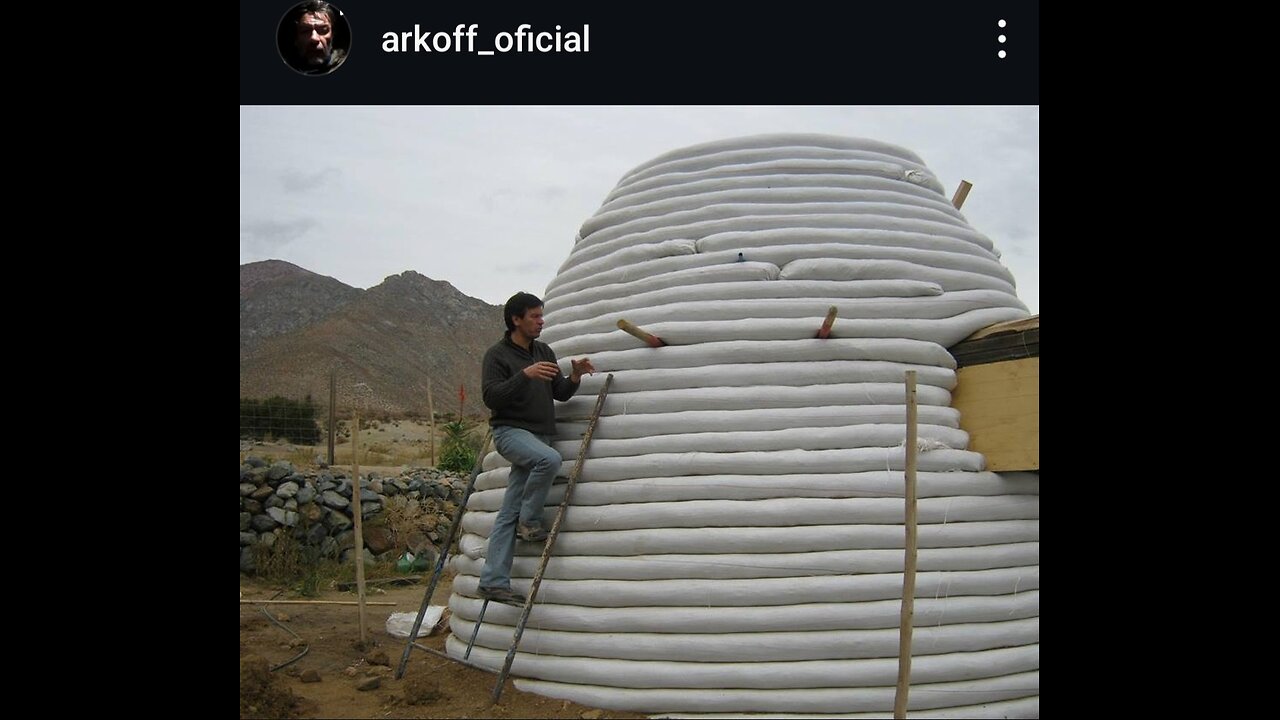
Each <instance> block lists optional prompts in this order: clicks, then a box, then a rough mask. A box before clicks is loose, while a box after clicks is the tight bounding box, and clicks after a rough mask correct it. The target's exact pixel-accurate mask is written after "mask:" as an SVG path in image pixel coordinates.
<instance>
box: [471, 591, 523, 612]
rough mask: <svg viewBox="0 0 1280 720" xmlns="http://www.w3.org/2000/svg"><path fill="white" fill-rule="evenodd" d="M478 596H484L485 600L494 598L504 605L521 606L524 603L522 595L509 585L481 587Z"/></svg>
mask: <svg viewBox="0 0 1280 720" xmlns="http://www.w3.org/2000/svg"><path fill="white" fill-rule="evenodd" d="M480 597H482V598H484V599H485V600H496V601H498V602H500V603H503V604H505V605H519V606H521V607H523V606H524V603H525V598H524V596H523V595H521V594H520V593H518V592H515V591H514V590H512V589H511V588H509V587H505V588H487V587H482V588H480Z"/></svg>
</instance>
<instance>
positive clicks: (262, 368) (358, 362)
mask: <svg viewBox="0 0 1280 720" xmlns="http://www.w3.org/2000/svg"><path fill="white" fill-rule="evenodd" d="M277 290H278V292H277ZM502 330H503V324H502V308H501V307H499V306H497V305H490V304H488V303H486V302H484V301H482V300H478V299H476V298H473V297H469V296H467V295H464V294H463V293H462V292H460V291H459V290H458V289H457V288H455V287H454V286H453V285H451V284H449V283H448V282H445V281H442V280H432V279H431V278H429V277H426V276H425V275H421V274H419V273H416V272H414V271H412V270H410V271H406V272H404V273H401V274H399V275H392V276H390V277H388V278H387V279H386V280H384V281H383V282H382V284H380V285H378V286H376V287H372V288H370V289H368V290H360V289H357V288H352V287H350V286H347V285H344V284H342V283H340V282H338V281H337V280H334V279H333V278H327V277H323V276H320V275H316V274H315V273H311V272H309V271H307V270H304V269H302V268H299V267H297V266H295V265H290V264H289V263H282V262H280V261H267V262H264V263H251V264H248V265H242V266H240V397H242V398H246V397H252V398H265V397H269V396H271V395H284V396H285V397H293V398H302V397H305V396H307V395H310V396H311V397H312V398H313V399H315V400H317V401H319V402H322V403H326V402H327V398H328V397H329V373H330V371H331V370H333V371H336V373H337V383H336V384H337V402H338V406H339V409H340V410H342V409H353V408H354V409H359V410H360V411H361V414H366V415H369V416H372V415H378V414H381V413H384V412H390V413H405V412H412V413H423V414H425V412H426V409H427V383H428V382H430V383H431V390H432V394H433V396H434V401H435V409H436V412H437V413H442V412H457V410H458V387H459V385H460V384H464V385H465V388H466V395H467V397H466V407H465V412H466V413H467V414H468V415H472V416H475V415H485V414H487V411H486V410H485V408H484V406H483V403H482V402H481V400H480V361H481V358H483V356H484V352H485V350H487V349H488V347H489V346H490V345H492V344H493V343H494V342H495V341H497V340H498V339H499V338H500V337H501V336H502ZM246 339H247V340H246Z"/></svg>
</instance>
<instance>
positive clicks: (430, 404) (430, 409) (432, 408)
mask: <svg viewBox="0 0 1280 720" xmlns="http://www.w3.org/2000/svg"><path fill="white" fill-rule="evenodd" d="M427 415H428V416H430V419H429V420H428V421H427V424H428V426H429V427H430V430H428V432H430V433H431V435H430V441H429V442H430V444H431V467H435V466H436V404H435V402H434V401H433V400H432V399H431V381H430V380H428V381H427Z"/></svg>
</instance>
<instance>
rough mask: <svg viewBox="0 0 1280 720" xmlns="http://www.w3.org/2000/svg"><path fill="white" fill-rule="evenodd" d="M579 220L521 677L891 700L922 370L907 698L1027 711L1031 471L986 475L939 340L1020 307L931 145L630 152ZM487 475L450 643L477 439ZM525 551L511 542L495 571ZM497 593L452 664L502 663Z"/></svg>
mask: <svg viewBox="0 0 1280 720" xmlns="http://www.w3.org/2000/svg"><path fill="white" fill-rule="evenodd" d="M971 202H974V200H971ZM567 235H572V230H570V231H568V233H567ZM573 241H574V245H573V248H572V250H571V252H569V254H568V256H567V257H565V258H564V259H563V262H562V263H561V264H560V271H559V274H558V275H557V277H556V278H555V279H553V280H552V281H551V283H550V284H549V285H548V287H547V288H546V289H545V292H543V293H542V294H541V297H542V298H543V299H544V301H545V302H546V319H547V327H546V330H545V331H544V333H543V336H542V339H543V340H544V341H545V342H548V343H549V344H550V345H551V347H552V348H553V349H554V350H555V351H556V353H557V355H558V357H559V359H560V361H561V367H562V369H563V370H565V371H566V372H567V371H568V370H569V360H570V359H572V358H579V357H584V356H587V357H590V358H591V359H592V362H593V364H594V365H595V367H596V369H597V370H598V371H599V373H598V374H597V375H595V376H593V377H589V378H587V379H585V380H584V382H583V383H582V386H581V388H580V390H579V392H578V394H577V396H575V397H574V398H573V399H571V400H569V401H568V402H564V403H558V404H557V407H556V412H557V419H558V427H557V431H556V434H555V438H554V446H555V447H556V449H557V450H558V451H559V452H560V454H561V456H562V457H563V458H564V463H563V465H562V467H561V470H560V475H561V476H560V477H559V478H557V481H556V484H555V486H553V488H552V489H551V492H550V493H549V496H548V499H547V502H548V505H549V506H548V508H547V514H546V520H545V522H546V524H547V525H548V526H550V524H551V522H552V519H553V518H554V512H555V504H557V503H559V502H560V500H561V499H562V498H563V497H564V492H565V485H564V483H565V479H566V478H567V477H569V476H570V475H571V474H573V473H574V472H575V471H576V470H578V469H579V458H578V456H577V454H578V449H579V447H580V445H581V436H582V434H583V433H584V432H585V430H586V421H587V418H588V416H589V414H590V412H591V410H592V408H593V407H594V406H595V403H596V397H595V396H596V393H597V392H598V391H599V389H600V387H601V386H602V383H603V381H604V377H605V375H606V374H608V373H612V374H613V375H614V380H613V384H612V387H611V390H610V394H609V397H608V399H607V400H606V401H605V403H604V405H603V412H602V415H601V418H600V421H599V424H598V425H597V428H596V431H595V435H594V439H593V442H592V446H591V448H590V451H589V453H588V456H587V458H586V459H585V461H583V462H582V463H581V467H580V469H581V475H580V477H579V484H578V485H577V487H576V488H575V490H574V496H573V502H572V506H571V508H570V509H569V511H568V513H567V515H566V516H565V518H564V522H563V525H562V528H561V529H562V534H561V535H560V536H559V538H558V540H557V544H556V547H555V551H554V553H553V556H552V558H551V560H550V562H549V564H548V565H547V568H546V575H545V580H544V581H543V582H542V584H541V586H540V590H539V594H538V597H537V602H536V604H535V605H534V607H533V610H532V614H531V615H530V618H529V625H528V627H527V629H526V632H525V635H524V637H523V640H522V642H521V645H520V651H519V652H518V653H517V655H516V660H515V664H514V667H513V674H514V676H516V677H517V678H519V679H518V680H517V681H516V684H517V687H519V688H521V689H524V690H529V691H532V692H537V693H540V694H543V695H548V696H552V697H557V698H565V699H572V700H575V701H578V702H582V703H586V704H589V705H593V706H597V707H604V708H612V709H618V710H629V711H636V712H643V713H650V714H670V715H672V716H705V717H711V716H716V715H720V714H747V715H751V714H755V715H757V716H761V715H769V716H781V717H785V716H788V715H793V716H830V717H888V716H890V715H891V713H892V711H893V703H894V694H895V687H894V685H895V681H896V673H897V653H898V648H897V635H898V624H899V622H900V612H901V599H900V596H901V591H902V582H903V576H902V567H903V563H904V557H903V548H904V544H905V538H904V531H903V520H904V509H903V494H904V486H903V471H904V468H905V458H906V450H905V447H904V444H905V435H906V431H905V422H906V420H905V415H906V405H905V403H906V400H905V389H904V372H905V371H906V370H915V371H916V372H917V374H918V388H917V403H918V415H919V437H920V446H919V449H920V452H919V454H918V480H919V488H918V494H919V500H918V503H917V507H918V513H919V519H918V522H919V523H920V525H919V543H918V546H919V551H918V560H917V562H918V574H917V579H916V593H915V594H916V600H915V615H914V627H915V630H914V638H915V641H914V643H913V661H912V666H913V673H912V676H913V678H912V679H913V682H912V687H911V693H910V699H911V702H910V714H911V717H1036V716H1037V715H1038V714H1039V671H1038V668H1039V600H1040V596H1039V589H1038V588H1039V520H1038V518H1039V474H1038V473H1005V474H997V473H992V472H987V471H985V467H986V460H985V458H984V457H983V456H982V455H981V454H978V453H976V452H972V451H971V450H970V449H969V436H968V434H967V433H966V432H964V431H963V430H961V429H960V418H959V415H958V413H957V411H956V410H955V409H954V408H952V407H951V399H952V396H951V393H952V391H953V390H954V389H955V387H956V372H955V369H956V362H955V359H954V358H953V357H952V356H951V354H950V353H948V352H947V348H948V347H950V346H951V345H953V344H954V343H956V342H958V341H960V340H962V339H964V338H965V337H968V336H969V335H971V334H972V333H973V332H975V331H977V330H979V329H981V328H984V327H987V326H989V325H992V324H994V323H997V322H1001V321H1005V320H1015V319H1021V318H1024V317H1026V316H1027V315H1028V312H1027V309H1026V307H1025V305H1024V304H1023V303H1022V302H1021V301H1020V300H1019V299H1018V298H1017V296H1016V292H1015V288H1014V278H1013V276H1012V275H1011V274H1010V272H1009V270H1008V269H1007V268H1006V267H1004V266H1003V265H1002V264H1001V262H1000V252H999V250H998V249H997V248H996V243H995V242H993V241H992V239H991V238H988V237H987V236H986V235H984V234H983V233H982V232H981V231H979V230H978V229H975V228H973V227H970V226H969V224H968V222H967V221H966V219H965V217H964V214H963V213H962V212H961V211H958V210H956V209H955V208H954V207H953V206H952V205H951V202H950V200H949V197H948V195H946V194H945V190H944V188H943V187H942V185H941V184H940V183H939V181H938V180H937V179H936V178H935V177H934V176H933V174H932V173H931V172H930V171H929V169H928V168H927V167H926V165H925V164H924V161H923V160H922V159H921V158H919V157H917V156H916V155H915V154H914V153H912V152H910V151H909V150H906V149H904V148H900V147H896V146H893V145H890V144H888V143H884V142H879V141H874V140H864V139H857V138H843V137H833V136H826V135H808V134H792V135H762V136H755V137H748V138H733V139H728V140H723V141H717V142H713V143H706V144H703V145H698V146H693V147H687V148H680V149H677V150H673V151H671V152H668V153H666V154H664V155H662V156H660V157H657V158H654V159H653V160H651V161H649V162H646V163H644V164H643V165H641V166H639V167H637V168H635V169H634V170H632V171H631V172H629V173H627V174H626V175H625V176H624V177H623V178H622V179H621V180H620V181H619V183H618V185H617V187H615V188H614V189H613V190H612V192H610V193H608V195H607V197H606V198H605V201H604V204H603V205H602V206H601V207H600V209H599V210H598V211H597V212H596V214H595V215H594V216H592V217H591V218H587V219H586V220H585V221H584V222H583V223H582V225H581V227H580V228H579V229H578V232H577V236H576V237H574V238H573ZM831 307H835V308H836V310H837V314H836V319H835V324H834V326H833V327H832V328H831V332H830V335H829V337H827V338H826V339H819V338H818V329H819V327H820V326H821V325H822V322H823V320H824V318H825V317H826V315H827V312H828V309H829V308H831ZM619 320H627V321H629V322H631V323H633V324H635V325H638V326H640V327H642V328H643V329H645V330H647V331H648V332H650V333H653V334H655V335H657V336H659V337H661V338H662V339H663V340H664V341H665V342H666V343H667V346H666V347H660V348H652V347H648V346H647V345H645V344H644V343H642V342H641V341H640V340H638V339H636V338H635V337H632V336H631V335H629V334H627V333H625V332H623V331H622V330H620V329H619V328H618V321H619ZM495 339H496V338H495ZM483 468H484V472H483V473H481V475H480V476H479V478H478V479H477V483H476V492H475V493H474V494H473V495H472V497H471V498H470V500H469V502H468V506H467V511H466V513H465V515H464V517H463V521H462V525H463V530H464V534H463V535H462V537H461V539H460V541H459V549H460V554H458V555H456V556H454V557H453V559H452V561H451V562H452V564H453V567H454V568H455V569H456V570H457V571H458V573H459V574H458V575H457V577H456V578H455V580H454V584H453V595H452V597H451V598H450V603H449V605H450V608H451V609H452V616H451V619H450V625H451V628H452V630H453V632H454V634H455V635H454V637H453V638H451V639H450V640H449V641H448V644H447V649H448V651H449V652H450V653H451V654H452V655H454V656H461V654H462V652H463V651H464V649H465V638H466V637H467V636H469V634H470V632H471V630H472V629H473V628H474V625H473V623H474V622H475V619H476V617H477V616H478V614H479V611H480V607H481V604H482V601H481V600H480V599H479V598H478V589H477V588H478V575H479V573H480V570H481V568H482V567H483V563H484V558H485V557H486V556H487V548H486V545H485V544H486V541H487V535H488V533H489V531H490V529H491V528H492V525H493V521H494V517H495V514H496V511H497V510H498V508H499V507H500V505H501V497H502V494H503V489H504V488H505V486H506V480H507V477H508V475H509V472H510V468H509V465H508V463H507V462H506V461H505V460H504V459H502V458H501V457H500V456H499V455H498V454H497V453H490V454H489V455H488V456H487V457H486V458H485V459H484V462H483ZM540 551H541V546H540V545H536V544H532V543H523V542H521V543H517V545H516V549H515V554H516V557H515V560H514V563H513V568H512V570H513V575H512V586H513V588H514V589H515V590H516V591H518V592H528V591H529V589H530V582H531V576H532V575H533V573H534V571H535V569H536V567H537V562H538V557H539V553H540ZM519 612H520V609H519V608H513V607H509V606H505V605H500V604H497V603H493V604H490V606H489V608H488V611H487V614H486V616H485V619H484V623H483V625H482V626H481V627H480V631H479V634H478V636H477V642H476V648H475V650H474V651H473V653H472V656H471V659H472V660H473V661H476V662H479V663H480V664H482V665H487V666H490V667H497V666H499V665H501V663H502V658H503V657H504V656H505V652H506V649H507V647H509V645H510V642H511V638H512V636H513V633H514V626H515V624H516V622H517V619H518V617H519Z"/></svg>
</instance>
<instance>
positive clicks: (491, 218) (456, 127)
mask: <svg viewBox="0 0 1280 720" xmlns="http://www.w3.org/2000/svg"><path fill="white" fill-rule="evenodd" d="M775 132H786V133H827V134H833V135H842V136H846V137H865V138H871V139H874V140H881V141H884V142H889V143H893V144H895V145H900V146H902V147H905V148H907V149H908V150H911V151H913V152H914V153H916V154H917V155H919V156H920V157H921V158H922V159H923V160H924V162H925V164H926V165H927V166H928V167H929V169H930V170H931V171H932V172H933V173H934V175H936V176H937V177H938V179H939V180H940V181H941V182H942V185H943V187H945V188H946V191H947V197H948V199H949V198H950V197H951V195H952V194H953V193H954V192H955V188H956V186H957V185H958V184H959V183H960V181H961V180H968V181H969V182H971V183H973V185H974V187H973V190H972V191H971V192H970V193H969V197H968V199H967V200H966V201H965V204H964V207H963V209H962V212H963V214H964V215H965V217H966V218H967V219H968V221H969V224H970V225H972V226H973V227H974V228H975V229H976V230H978V231H979V232H982V233H984V234H985V235H987V236H988V237H990V238H991V239H992V241H993V242H994V243H995V245H996V248H998V249H999V250H1000V252H1001V253H1002V255H1003V258H1002V260H1003V262H1004V264H1005V265H1006V266H1008V267H1009V269H1010V270H1011V271H1012V272H1013V276H1014V278H1015V279H1016V281H1017V285H1018V296H1019V297H1020V298H1021V299H1022V301H1023V302H1025V303H1026V304H1027V307H1028V308H1030V310H1031V311H1032V312H1033V313H1038V312H1039V311H1040V109H1039V108H1038V107H1036V106H1015V107H994V106H979V107H967V106H961V107H914V106H909V107H867V106H852V107H839V106H821V107H800V106H776V107H774V106H760V107H754V106H752V107H690V106H678V107H664V106H638V107H626V106H605V107H570V106H555V107H534V106H520V107H496V106H477V107H318V106H309V107H276V106H270V107H246V106H242V107H241V108H240V263H241V264H244V263H248V262H255V261H258V260H269V259H278V260H286V261H288V262H291V263H294V264H295V265H299V266H301V267H304V268H306V269H308V270H311V271H312V272H316V273H319V274H321V275H328V276H330V277H333V278H336V279H338V280H340V281H342V282H344V283H346V284H348V285H351V286H354V287H359V288H369V287H372V286H374V285H377V284H378V283H380V282H382V280H383V279H384V278H385V277H387V276H388V275H394V274H399V273H401V272H404V271H405V270H416V271H417V272H419V273H422V274H423V275H426V276H428V277H430V278H432V279H435V280H447V281H449V282H450V283H452V284H453V285H454V286H455V287H457V288H458V289H459V290H461V291H462V292H464V293H466V294H467V295H471V296H472V297H477V298H480V299H482V300H484V301H486V302H489V303H493V304H495V305H501V304H502V303H504V302H505V301H506V299H507V298H508V297H510V296H511V295H512V294H513V293H515V292H516V291H518V290H526V291H529V292H532V293H535V294H538V295H542V294H543V292H544V291H545V290H546V287H547V283H549V282H550V281H551V279H552V278H553V277H554V276H555V273H556V269H557V268H558V267H559V266H560V263H562V262H563V261H564V259H565V258H566V257H568V255H569V252H570V250H571V249H572V247H573V238H574V234H575V233H576V232H577V230H578V227H579V226H580V225H581V224H582V222H583V221H584V220H586V219H587V218H589V217H591V216H592V215H593V214H594V213H595V212H596V210H597V209H598V208H599V207H600V204H601V203H602V201H603V200H604V197H605V195H607V194H608V193H609V191H610V190H612V189H613V187H614V185H616V184H617V182H618V181H619V180H620V179H621V178H622V176H623V175H624V174H625V173H627V172H628V171H629V170H631V169H632V168H634V167H636V166H637V165H640V164H642V163H644V162H647V161H649V160H651V159H652V158H654V157H656V156H658V155H661V154H662V153H665V152H667V151H670V150H674V149H677V148H681V147H685V146H688V145H695V144H698V143H703V142H709V141H713V140H723V139H726V138H732V137H738V136H743V135H755V134H760V133H775Z"/></svg>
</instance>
